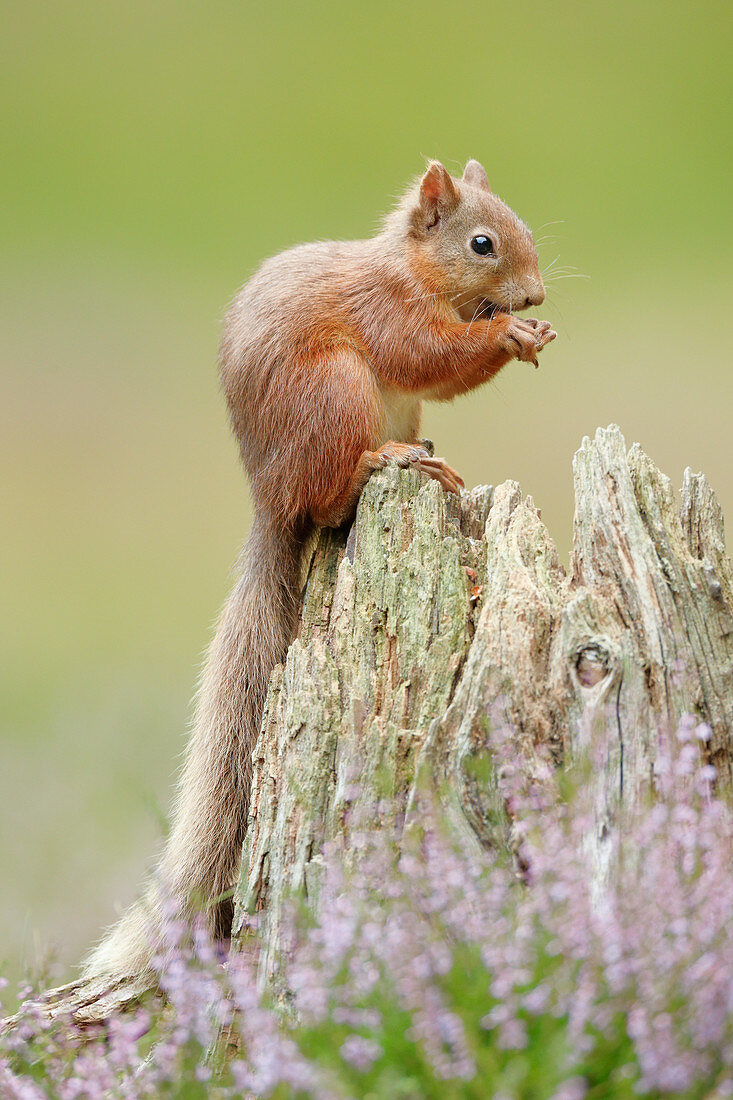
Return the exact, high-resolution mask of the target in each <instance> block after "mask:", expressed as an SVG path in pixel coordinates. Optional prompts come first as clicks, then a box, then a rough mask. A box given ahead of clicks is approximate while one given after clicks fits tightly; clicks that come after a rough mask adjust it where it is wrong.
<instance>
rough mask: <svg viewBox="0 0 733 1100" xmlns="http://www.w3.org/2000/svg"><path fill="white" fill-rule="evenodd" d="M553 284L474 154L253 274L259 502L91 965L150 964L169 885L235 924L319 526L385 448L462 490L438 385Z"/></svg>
mask: <svg viewBox="0 0 733 1100" xmlns="http://www.w3.org/2000/svg"><path fill="white" fill-rule="evenodd" d="M544 297H545V292H544V286H543V283H542V277H541V275H540V271H539V268H538V264H537V252H536V250H535V246H534V241H533V239H532V234H531V233H530V231H529V229H528V228H527V226H526V225H525V224H524V223H523V222H522V221H520V219H519V218H518V217H517V216H516V214H514V213H513V212H512V210H510V209H509V207H508V206H506V205H505V204H504V203H503V202H502V201H501V200H500V199H499V198H497V196H496V195H495V194H493V192H492V191H491V188H490V187H489V181H488V179H487V177H486V173H485V171H484V169H483V168H482V166H481V165H480V164H479V163H478V161H475V160H470V161H469V162H468V164H467V165H466V168H465V171H464V173H463V176H462V178H461V179H456V178H454V177H452V176H451V175H450V174H449V173H448V172H447V171H446V169H445V168H444V167H443V165H442V164H440V163H438V162H435V161H433V162H431V163H430V164H429V166H428V168H427V171H426V172H425V174H424V175H423V177H422V179H420V180H419V182H418V183H416V184H415V186H414V187H412V188H411V189H410V190H409V192H408V193H407V194H406V196H405V197H404V199H403V200H402V201H401V202H400V203H399V205H398V206H397V208H396V209H395V210H394V211H393V212H392V213H391V214H390V215H389V216H388V217H387V219H386V221H385V224H384V227H383V229H382V231H381V232H380V233H378V234H377V236H375V237H374V238H372V239H370V240H366V241H350V242H323V243H318V244H307V245H300V246H299V247H297V248H292V249H289V250H288V251H286V252H282V253H281V254H280V255H277V256H274V257H273V258H272V259H270V260H267V262H266V263H264V264H263V265H262V267H261V268H260V269H259V271H258V272H257V273H256V274H255V275H254V276H253V277H252V278H251V279H250V281H249V282H248V283H247V284H246V285H245V286H244V287H243V289H242V290H241V291H240V293H239V294H238V296H237V297H236V299H235V300H234V303H233V304H232V306H231V308H230V310H229V313H228V315H227V318H226V322H225V328H224V335H223V339H222V343H221V352H220V363H221V377H222V384H223V389H224V393H225V395H226V399H227V403H228V406H229V412H230V415H231V421H232V426H233V429H234V434H235V436H236V438H237V441H238V443H239V447H240V451H241V456H242V461H243V463H244V466H245V468H246V470H247V473H248V475H249V478H250V482H251V486H252V497H253V502H254V509H255V518H254V522H253V525H252V530H251V533H250V536H249V539H248V541H247V543H246V545H245V548H244V551H243V553H242V557H241V560H240V571H239V577H238V580H237V582H236V584H235V587H234V590H233V591H232V594H231V596H230V597H229V600H228V602H227V604H226V605H225V607H224V610H223V612H222V615H221V619H220V622H219V626H218V629H217V632H216V636H215V638H214V640H213V643H212V645H211V649H210V652H209V657H208V661H207V663H206V666H205V669H204V673H203V676H202V681H201V686H200V690H199V694H198V701H197V707H196V716H195V724H194V728H193V732H192V735H191V738H190V742H189V746H188V750H187V756H186V762H185V765H184V768H183V773H182V777H181V781H180V785H179V789H178V796H177V801H176V807H175V813H174V819H173V826H172V830H171V833H170V837H169V839H168V842H167V844H166V847H165V850H164V852H163V855H162V857H161V860H160V862H159V865H158V868H157V872H156V874H155V876H154V879H153V881H152V883H151V885H150V887H149V889H148V891H147V893H146V894H145V896H144V897H143V899H142V900H141V901H139V902H138V903H137V904H136V905H134V906H133V907H132V908H131V909H130V910H128V912H127V913H126V914H125V915H124V916H123V918H122V920H121V921H120V922H119V924H118V925H117V926H116V927H115V928H113V929H112V931H111V933H110V934H109V935H108V937H107V938H106V939H105V940H103V941H102V943H101V944H100V945H99V946H98V947H97V949H96V950H95V952H94V953H93V954H92V956H91V957H90V959H89V960H88V962H87V964H86V970H87V974H90V975H95V976H96V975H101V974H110V975H112V976H114V977H123V976H139V975H141V974H143V973H145V972H148V971H149V970H150V968H151V965H152V959H153V957H154V955H155V953H156V952H157V951H159V950H160V948H161V944H162V943H163V938H162V929H163V922H164V919H165V913H166V912H168V911H169V910H168V906H167V905H166V899H169V901H170V902H172V903H173V905H174V906H175V907H177V909H178V910H179V911H180V912H181V913H182V914H183V915H184V916H188V915H190V914H191V913H192V912H193V911H194V909H195V908H198V907H200V906H201V905H204V906H206V912H207V913H208V915H209V919H210V927H211V931H212V932H213V934H214V935H216V936H218V937H222V938H225V937H226V936H227V934H228V931H229V927H230V925H231V918H232V904H231V901H230V900H224V901H221V900H220V899H221V897H222V895H226V894H229V895H231V891H232V887H233V886H234V884H235V882H236V879H237V872H238V866H239V860H240V853H241V848H242V842H243V839H244V832H245V827H246V822H247V810H248V798H249V787H250V781H251V772H252V750H253V748H254V744H255V740H256V738H257V735H258V732H259V727H260V721H261V717H262V709H263V706H264V699H265V694H266V690H267V683H268V680H269V677H270V673H271V672H272V669H273V668H274V666H275V665H276V664H277V663H278V662H280V661H282V660H283V659H284V657H285V653H286V651H287V648H288V646H289V644H290V642H291V641H292V639H293V637H294V635H295V631H296V627H297V618H298V609H299V602H300V583H301V576H300V573H301V557H302V547H303V545H304V541H305V539H306V537H307V536H308V534H309V533H310V531H311V530H312V528H313V527H314V526H316V525H320V526H327V527H337V526H339V525H341V524H342V523H344V522H345V521H347V520H348V519H350V518H351V517H352V516H353V513H354V510H355V507H356V503H357V500H358V498H359V494H360V493H361V491H362V489H363V488H364V485H365V484H366V482H367V480H368V478H369V476H370V475H371V474H372V472H373V471H374V470H378V469H379V468H380V467H382V466H384V465H386V464H387V463H392V462H394V463H397V464H398V465H399V466H412V467H414V468H415V469H417V470H419V471H421V472H422V473H423V474H425V475H426V476H428V477H431V478H435V479H437V480H438V481H439V482H440V484H441V485H442V486H443V487H444V488H445V489H447V490H449V491H451V492H459V491H460V488H461V486H462V485H463V482H462V481H461V479H460V478H459V476H458V474H457V473H456V472H455V470H453V469H451V467H450V466H448V465H447V464H446V462H445V460H444V459H441V458H434V457H432V455H431V454H430V453H429V451H428V449H427V448H426V447H425V446H423V441H421V440H420V439H419V438H418V433H419V428H420V414H421V406H422V402H423V401H424V400H433V401H446V400H450V399H451V398H453V397H455V396H456V395H458V394H462V393H466V392H468V391H469V390H472V389H474V388H475V387H476V386H480V385H481V384H482V383H483V382H487V381H488V380H489V379H490V378H493V377H494V375H496V374H497V372H498V371H500V370H501V368H502V367H503V366H504V365H505V364H506V363H508V362H509V361H510V360H511V359H521V360H524V361H527V362H533V363H535V364H537V356H538V355H539V353H540V351H541V350H542V348H544V346H545V345H546V344H547V343H549V342H550V341H551V340H554V339H555V335H556V334H555V332H553V330H552V328H551V327H550V325H549V323H548V322H547V321H536V320H523V319H520V318H518V317H516V316H515V315H514V311H515V310H524V309H527V308H529V307H530V306H538V305H541V304H542V302H543V301H544Z"/></svg>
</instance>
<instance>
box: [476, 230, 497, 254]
mask: <svg viewBox="0 0 733 1100" xmlns="http://www.w3.org/2000/svg"><path fill="white" fill-rule="evenodd" d="M471 248H472V249H473V250H474V252H475V253H476V255H477V256H493V255H494V242H493V241H492V239H491V237H484V236H483V235H480V236H478V237H474V238H473V240H472V241H471Z"/></svg>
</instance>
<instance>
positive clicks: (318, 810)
mask: <svg viewBox="0 0 733 1100" xmlns="http://www.w3.org/2000/svg"><path fill="white" fill-rule="evenodd" d="M573 468H574V477H575V494H576V510H575V521H574V549H573V553H572V559H571V565H570V570H569V572H568V573H567V574H566V572H565V570H564V569H563V567H562V566H561V565H560V563H559V560H558V555H557V551H556V549H555V546H554V544H553V542H552V540H551V538H550V536H549V534H548V532H547V530H546V528H545V526H544V525H543V523H542V520H541V518H540V514H539V512H538V510H537V509H536V507H535V505H534V503H533V501H532V499H531V498H530V497H523V496H522V494H521V491H520V488H519V486H518V485H517V483H516V482H512V481H509V482H505V483H504V484H503V485H499V486H497V488H495V489H492V488H489V487H480V488H478V489H474V490H472V491H471V492H465V493H463V494H462V496H461V498H460V499H459V498H457V497H453V496H450V495H449V494H446V493H445V492H443V491H442V489H441V488H440V487H439V486H438V484H437V483H436V482H435V481H427V480H425V479H424V478H421V477H420V475H419V474H417V473H414V472H411V471H400V470H397V469H387V470H385V471H384V472H382V473H380V474H378V475H375V476H373V477H372V478H371V480H370V481H369V483H368V485H367V487H366V489H365V491H364V493H363V495H362V498H361V501H360V503H359V508H358V512H357V515H356V519H355V521H354V524H353V526H352V527H351V529H350V530H349V531H348V532H347V531H328V530H323V531H321V532H320V534H319V536H318V539H317V542H316V544H315V547H314V549H313V552H312V557H311V560H310V563H309V566H308V572H307V581H306V585H305V591H304V598H303V607H302V615H301V622H300V631H299V636H298V638H297V640H296V641H294V642H293V644H292V646H291V647H290V650H289V652H288V655H287V659H286V662H285V665H284V667H279V668H277V669H276V670H275V672H274V673H273V676H272V679H271V682H270V690H269V695H268V699H267V705H266V709H265V714H264V719H263V723H262V730H261V734H260V737H259V741H258V743H257V746H256V749H255V753H254V786H253V790H252V797H251V802H250V810H249V820H248V828H247V836H246V841H245V845H244V851H243V858H242V867H241V875H240V881H239V885H238V889H237V897H236V901H237V907H236V915H235V929H234V932H235V942H237V941H238V942H239V943H240V944H244V943H246V941H247V936H248V931H247V929H248V922H246V921H245V915H246V914H248V913H253V912H256V913H258V914H259V917H260V920H259V924H260V935H261V940H260V943H261V945H262V946H261V955H260V959H261V976H262V979H263V981H267V980H271V979H273V978H274V977H275V976H276V971H277V957H278V949H279V947H280V934H281V915H282V910H283V902H284V901H285V899H286V897H287V896H288V895H289V894H291V893H292V892H293V891H296V892H301V893H304V894H305V895H306V896H307V897H312V896H314V895H316V894H317V891H318V881H319V869H320V854H319V853H320V851H321V849H322V846H323V844H324V842H326V841H328V840H330V839H332V838H334V837H337V836H339V835H341V836H342V837H343V843H344V847H345V848H348V836H347V835H346V833H345V832H344V821H345V818H346V815H347V812H348V811H350V810H351V809H352V808H353V807H354V805H357V806H359V805H362V806H364V807H368V806H369V805H370V804H372V805H373V804H374V802H375V800H379V799H384V798H385V796H387V797H388V798H390V799H392V800H393V805H394V806H396V807H397V808H399V807H400V806H402V807H404V806H408V805H409V804H410V803H411V800H412V799H413V798H414V796H415V794H416V784H417V782H418V776H420V775H424V774H426V773H427V774H429V775H431V776H432V777H434V778H435V779H437V780H439V781H440V782H441V785H442V790H443V792H444V797H446V800H447V805H448V806H449V809H450V813H451V815H452V817H453V819H454V820H455V821H456V822H457V823H458V825H459V827H461V828H462V829H464V830H465V831H467V832H469V833H470V834H471V835H473V836H475V838H476V840H477V842H478V843H481V844H484V845H496V844H507V843H508V840H509V824H508V820H507V816H506V814H505V812H504V806H503V803H502V799H501V797H500V795H499V792H498V787H497V784H496V782H495V781H493V782H492V779H491V775H492V768H493V763H492V760H491V750H490V748H489V744H488V731H489V728H490V725H491V723H492V722H496V721H500V722H503V723H509V724H511V726H512V727H513V729H514V730H515V731H516V737H517V741H518V749H521V751H522V752H523V753H525V754H527V753H528V754H530V755H531V753H532V752H533V751H535V750H536V749H537V748H538V747H539V746H543V747H544V748H546V749H549V750H551V752H552V755H553V757H554V759H555V760H556V761H557V762H558V764H560V763H561V762H562V761H564V760H568V759H577V758H578V757H579V756H582V754H583V753H584V752H588V751H589V744H588V741H589V737H590V736H591V731H592V730H593V729H598V728H599V724H600V728H601V729H602V741H601V745H600V755H598V746H596V750H595V751H596V756H595V757H594V760H593V769H592V772H591V779H590V782H591V783H592V784H593V801H594V805H595V807H596V822H595V831H594V836H593V837H592V838H590V840H591V844H590V852H591V861H590V867H589V873H590V874H595V875H598V876H599V877H600V878H601V879H602V878H603V876H604V875H605V874H607V873H608V861H609V851H610V845H609V841H610V838H611V836H612V835H613V830H614V829H615V828H617V827H618V825H619V822H620V821H621V820H622V815H623V812H624V810H625V809H626V808H628V807H631V806H633V805H634V804H635V803H636V802H637V801H638V799H639V798H640V797H641V794H642V792H644V791H645V790H647V789H648V786H649V781H650V778H651V776H652V773H653V769H654V765H655V756H656V753H657V749H658V745H659V735H660V731H662V730H670V729H675V728H676V726H677V724H678V722H679V720H680V718H681V716H682V715H683V714H685V713H691V714H694V715H696V716H697V718H698V719H699V720H700V721H703V722H706V723H708V725H709V726H710V730H711V737H710V741H709V742H708V745H707V753H708V755H709V761H710V762H711V763H712V764H714V765H715V766H716V768H717V769H718V776H719V783H720V784H722V785H723V786H724V787H726V788H730V785H731V778H732V776H731V771H732V754H731V744H732V741H731V732H732V731H733V573H732V572H731V565H730V561H729V559H728V557H727V555H726V551H725V542H724V535H723V520H722V515H721V512H720V508H719V507H718V504H717V502H716V500H715V497H714V495H713V493H712V491H711V489H710V487H709V485H708V483H707V481H706V479H705V478H704V477H703V476H702V475H696V474H693V473H691V471H690V470H686V471H685V475H684V484H683V489H682V496H681V500H679V499H677V498H676V495H675V492H674V490H673V488H672V485H671V483H670V481H669V480H668V478H666V477H665V476H664V475H663V474H661V473H660V471H659V470H658V469H657V468H656V467H655V466H654V464H653V463H652V462H651V461H650V460H649V458H648V457H647V456H646V455H645V453H644V452H643V451H642V450H641V448H640V447H639V446H638V445H636V444H635V445H634V446H633V447H632V448H631V450H630V451H628V453H627V450H626V445H625V442H624V439H623V437H622V435H621V432H620V431H619V430H618V428H616V427H613V426H612V427H610V428H608V429H605V430H602V429H599V430H598V431H597V432H596V435H595V438H594V439H593V440H590V439H588V438H586V439H584V440H583V442H582V445H581V447H580V450H579V451H578V452H577V454H576V455H575V460H574V467H573ZM487 769H488V772H487ZM479 772H481V773H482V774H483V775H486V774H488V776H489V779H488V781H482V782H481V783H479V782H477V781H476V775H477V774H478V773H479ZM445 792H447V793H445Z"/></svg>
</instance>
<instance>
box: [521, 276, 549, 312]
mask: <svg viewBox="0 0 733 1100" xmlns="http://www.w3.org/2000/svg"><path fill="white" fill-rule="evenodd" d="M528 289H529V294H528V295H527V297H526V298H525V301H524V305H523V306H522V309H529V307H530V306H541V305H542V303H543V302H544V300H545V288H544V286H543V285H542V283H541V282H540V281H539V280H538V281H537V282H536V283H533V284H532V286H531V287H529V288H528Z"/></svg>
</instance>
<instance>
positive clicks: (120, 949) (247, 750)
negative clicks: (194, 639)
mask: <svg viewBox="0 0 733 1100" xmlns="http://www.w3.org/2000/svg"><path fill="white" fill-rule="evenodd" d="M306 533H307V532H306V531H305V530H303V529H299V530H292V531H283V530H282V529H277V528H275V527H274V525H272V524H271V523H270V522H269V520H268V519H267V518H265V517H262V516H258V517H256V519H255V522H254V524H253V527H252V531H251V533H250V536H249V539H248V540H247V543H246V545H245V547H244V550H243V553H242V557H241V559H240V563H239V566H240V572H239V579H238V580H237V583H236V584H235V586H234V589H233V591H232V593H231V595H230V597H229V599H228V601H227V603H226V605H225V607H224V610H223V612H222V615H221V618H220V620H219V625H218V628H217V631H216V635H215V637H214V640H213V642H212V644H211V648H210V650H209V655H208V660H207V662H206V665H205V668H204V672H203V676H202V680H201V686H200V689H199V693H198V697H197V704H196V711H195V719H194V725H193V731H192V734H191V739H190V741H189V745H188V749H187V753H186V761H185V765H184V768H183V772H182V775H181V780H180V784H179V788H178V795H177V799H176V805H175V810H174V815H173V826H172V829H171V833H170V836H169V838H168V841H167V844H166V847H165V850H164V852H163V855H162V857H161V860H160V863H159V864H158V868H157V871H156V873H155V875H154V878H153V881H152V883H151V885H150V887H149V888H148V891H147V893H146V894H145V896H144V897H143V898H142V899H141V900H140V901H139V902H137V904H136V905H134V906H132V908H131V909H129V910H128V911H127V913H125V915H124V916H123V917H122V919H121V920H120V922H119V924H117V925H116V926H115V927H114V928H113V929H112V930H111V932H110V933H109V935H108V936H107V937H106V938H105V939H104V940H103V941H102V942H101V944H100V945H99V946H98V947H97V948H96V949H95V951H94V952H93V953H92V955H91V956H90V957H89V959H88V960H87V961H86V963H85V973H86V974H87V975H88V976H97V975H103V974H109V975H111V976H113V977H115V978H116V977H127V976H131V975H135V976H137V975H140V974H143V973H145V972H146V971H147V970H149V969H150V968H151V964H152V959H153V957H154V956H155V955H156V954H157V953H158V952H159V951H161V950H162V948H163V946H164V945H163V938H162V937H163V931H164V926H165V921H166V919H169V914H170V910H171V908H172V907H174V908H175V909H176V911H177V912H178V913H179V914H181V915H183V916H190V915H192V913H193V912H194V911H195V910H197V909H199V908H200V907H201V905H202V903H203V904H206V903H209V902H211V901H212V899H215V898H219V897H221V895H222V894H225V893H227V892H228V891H230V890H231V888H232V887H233V886H234V884H235V882H236V878H237V872H238V868H239V859H240V854H241V848H242V842H243V840H244V831H245V826H246V821H247V808H248V803H249V792H250V784H251V780H252V750H253V748H254V744H255V741H256V739H257V735H258V733H259V728H260V721H261V717H262V709H263V706H264V701H265V695H266V692H267V684H268V680H269V678H270V673H271V672H272V669H273V667H274V666H275V665H276V664H277V663H278V662H279V661H282V660H283V658H284V656H285V653H286V651H287V647H288V645H289V644H290V642H291V641H292V639H293V637H294V634H295V629H296V624H297V615H298V607H299V602H300V580H301V558H302V547H303V543H304V539H305V537H306ZM207 912H208V915H209V917H210V927H211V930H212V932H213V933H214V935H217V936H222V935H227V934H228V931H229V926H230V925H231V915H232V902H231V900H229V901H224V902H222V903H219V904H216V905H213V906H209V908H208V910H207Z"/></svg>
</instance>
